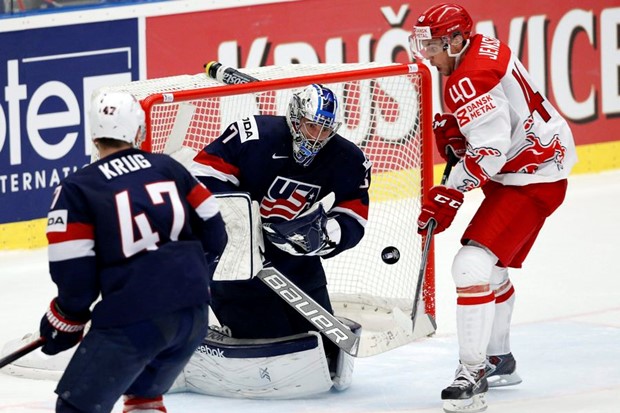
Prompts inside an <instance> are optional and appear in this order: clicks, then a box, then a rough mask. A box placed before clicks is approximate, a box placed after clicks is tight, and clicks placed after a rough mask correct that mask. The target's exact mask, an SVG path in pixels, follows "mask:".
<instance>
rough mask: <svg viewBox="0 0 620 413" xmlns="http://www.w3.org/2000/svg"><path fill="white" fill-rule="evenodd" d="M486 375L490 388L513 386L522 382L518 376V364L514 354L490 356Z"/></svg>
mask: <svg viewBox="0 0 620 413" xmlns="http://www.w3.org/2000/svg"><path fill="white" fill-rule="evenodd" d="M484 374H485V376H486V378H487V381H488V382H489V387H503V386H513V385H515V384H519V383H521V381H522V380H521V377H519V375H518V374H517V362H516V361H515V358H514V357H513V356H512V353H508V354H501V355H499V356H488V357H487V363H486V366H485V368H484Z"/></svg>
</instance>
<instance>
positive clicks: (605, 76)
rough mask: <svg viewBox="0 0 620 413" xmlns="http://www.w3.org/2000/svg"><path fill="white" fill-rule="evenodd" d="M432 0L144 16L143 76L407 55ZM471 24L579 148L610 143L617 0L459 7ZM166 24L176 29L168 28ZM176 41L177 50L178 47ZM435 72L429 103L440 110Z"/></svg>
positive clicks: (618, 109) (312, 2) (618, 53)
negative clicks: (504, 51) (560, 119)
mask: <svg viewBox="0 0 620 413" xmlns="http://www.w3.org/2000/svg"><path fill="white" fill-rule="evenodd" d="M433 4H435V2H433V1H419V2H413V3H412V2H402V1H398V0H382V1H380V2H378V1H376V0H339V1H333V0H304V1H299V2H288V3H280V4H275V5H274V4H267V5H261V6H254V7H240V8H231V9H224V10H214V11H208V12H201V13H188V14H180V15H174V16H172V15H169V16H157V17H152V18H148V19H147V32H146V35H147V67H148V69H147V70H148V77H149V78H152V77H163V76H170V75H178V74H188V73H189V74H193V73H198V72H200V70H201V68H202V65H203V63H205V62H207V61H210V60H219V61H221V62H222V63H225V64H227V65H230V66H233V67H240V68H243V67H256V66H264V65H271V64H276V65H284V64H289V63H294V62H299V63H319V62H325V63H339V62H358V61H360V62H364V61H380V62H389V61H396V62H400V63H404V62H407V61H408V59H409V56H408V53H407V49H408V39H407V37H408V35H409V34H410V32H411V28H412V27H413V25H414V23H415V20H416V19H417V17H418V16H419V15H420V14H421V13H422V12H423V11H424V10H425V9H426V8H428V7H429V6H431V5H433ZM465 6H466V7H467V10H468V11H469V12H470V14H471V16H472V18H473V20H474V23H475V31H477V32H481V33H484V34H488V35H492V36H495V37H498V38H499V39H501V40H503V41H505V42H507V43H508V44H509V45H510V47H511V49H512V50H513V51H514V52H515V53H516V54H517V55H518V56H519V57H520V58H521V60H522V61H523V62H524V64H525V65H526V67H528V69H529V71H530V73H531V75H532V76H533V78H534V79H535V81H536V83H537V84H538V85H539V88H541V89H542V90H543V91H544V94H545V95H546V96H547V97H548V98H549V99H550V100H551V102H553V104H554V105H556V107H557V108H558V109H559V110H560V112H561V113H562V114H563V115H564V116H566V118H567V119H569V121H570V123H571V127H572V128H573V132H574V134H575V138H576V141H577V144H578V145H583V144H592V143H599V142H606V141H610V140H618V136H617V132H616V133H615V134H613V136H612V134H611V131H618V130H620V119H619V118H618V116H619V115H620V79H619V77H618V72H619V70H620V50H619V47H620V46H619V44H620V39H619V36H620V35H619V34H618V33H619V32H620V29H619V27H620V7H619V5H618V1H617V0H596V1H595V0H592V1H588V2H587V7H585V8H584V3H583V2H581V1H576V0H568V1H563V2H553V4H551V3H550V2H520V3H506V2H494V3H489V2H488V1H483V0H476V1H473V0H472V1H468V2H467V4H466V5H465ZM171 27H175V30H170V28H171ZM179 45H182V46H183V47H179ZM438 84H439V79H438V77H436V79H435V86H436V87H435V93H434V99H433V100H434V110H435V111H440V110H441V108H442V103H441V102H442V99H441V96H440V95H439V88H438V87H437V86H438Z"/></svg>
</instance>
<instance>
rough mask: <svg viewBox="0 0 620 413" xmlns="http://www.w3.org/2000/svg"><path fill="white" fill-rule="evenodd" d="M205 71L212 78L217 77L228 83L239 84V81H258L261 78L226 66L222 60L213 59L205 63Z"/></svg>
mask: <svg viewBox="0 0 620 413" xmlns="http://www.w3.org/2000/svg"><path fill="white" fill-rule="evenodd" d="M204 69H205V73H206V74H207V76H209V77H210V78H212V79H216V80H218V81H220V82H222V83H226V84H227V85H237V84H239V83H250V82H258V81H259V80H258V79H257V78H255V77H252V76H250V75H248V74H245V73H243V72H240V71H238V70H237V69H235V68H233V67H230V66H224V65H223V64H222V63H220V62H216V61H211V62H209V63H206V64H205V65H204Z"/></svg>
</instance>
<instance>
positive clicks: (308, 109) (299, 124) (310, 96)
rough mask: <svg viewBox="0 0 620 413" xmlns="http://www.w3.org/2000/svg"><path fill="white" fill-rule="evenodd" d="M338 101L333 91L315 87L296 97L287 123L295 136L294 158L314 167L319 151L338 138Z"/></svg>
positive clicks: (289, 111)
mask: <svg viewBox="0 0 620 413" xmlns="http://www.w3.org/2000/svg"><path fill="white" fill-rule="evenodd" d="M337 116H338V99H336V95H335V94H334V92H332V91H331V90H330V89H328V88H326V87H325V86H323V85H319V84H316V83H313V84H311V85H309V86H307V87H305V88H304V89H303V90H301V91H299V92H296V93H293V97H292V98H291V101H290V102H289V105H288V111H287V113H286V120H287V122H288V126H289V128H290V130H291V134H292V135H293V158H294V159H295V161H296V162H297V163H299V164H301V165H303V166H308V165H310V162H312V159H314V157H315V156H316V154H317V153H318V152H319V150H320V149H321V148H322V147H323V146H325V144H327V142H328V141H329V140H330V139H331V138H332V137H333V136H334V135H335V134H336V132H337V131H338V128H339V127H340V124H341V122H337V121H336V119H337Z"/></svg>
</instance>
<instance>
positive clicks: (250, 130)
mask: <svg viewBox="0 0 620 413" xmlns="http://www.w3.org/2000/svg"><path fill="white" fill-rule="evenodd" d="M236 124H237V131H238V133H239V139H240V140H241V143H245V142H247V141H252V140H257V139H258V138H259V131H258V126H257V125H256V118H255V117H254V116H248V117H246V118H243V119H240V120H238V121H237V122H236Z"/></svg>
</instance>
